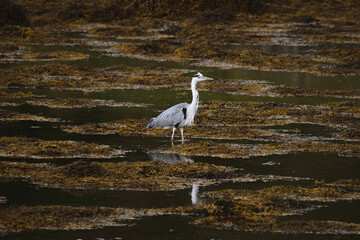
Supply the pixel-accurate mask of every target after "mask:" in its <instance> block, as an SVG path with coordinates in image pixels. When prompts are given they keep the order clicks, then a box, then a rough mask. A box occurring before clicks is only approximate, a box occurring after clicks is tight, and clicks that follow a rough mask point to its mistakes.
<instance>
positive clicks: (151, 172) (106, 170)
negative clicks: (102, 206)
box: [0, 161, 280, 191]
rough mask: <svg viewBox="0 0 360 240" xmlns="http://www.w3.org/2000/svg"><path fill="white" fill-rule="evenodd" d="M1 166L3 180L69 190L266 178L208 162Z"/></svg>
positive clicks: (151, 187)
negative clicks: (10, 178)
mask: <svg viewBox="0 0 360 240" xmlns="http://www.w3.org/2000/svg"><path fill="white" fill-rule="evenodd" d="M0 165H1V172H0V173H1V174H0V176H1V177H9V176H12V177H17V178H22V179H24V180H25V181H30V182H31V183H34V184H38V185H40V186H47V187H56V188H66V189H107V190H123V189H131V190H140V191H165V190H166V191H170V190H177V189H183V188H189V187H191V186H192V185H193V184H194V183H197V184H200V185H209V184H214V183H220V182H224V181H256V180H262V179H265V177H262V176H251V175H249V176H247V175H245V174H243V173H242V172H240V171H236V169H233V168H230V167H224V166H217V165H213V164H207V163H175V164H170V163H164V162H160V161H152V162H117V163H110V162H85V161H77V162H73V163H70V164H67V165H64V166H58V167H56V166H53V165H50V164H32V163H10V162H1V163H0ZM279 178H280V177H279ZM274 179H276V177H274Z"/></svg>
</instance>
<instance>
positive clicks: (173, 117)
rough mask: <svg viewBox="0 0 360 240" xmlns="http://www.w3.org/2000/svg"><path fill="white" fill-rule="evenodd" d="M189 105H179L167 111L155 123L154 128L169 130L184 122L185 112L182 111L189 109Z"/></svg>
mask: <svg viewBox="0 0 360 240" xmlns="http://www.w3.org/2000/svg"><path fill="white" fill-rule="evenodd" d="M188 105H189V104H188V103H179V104H177V105H175V106H172V107H171V108H168V109H166V110H165V111H164V112H162V113H161V114H160V115H159V116H157V117H156V119H155V120H154V121H153V123H154V126H155V127H157V128H168V127H173V126H175V125H176V124H177V123H180V122H181V121H183V120H184V112H183V111H182V109H183V108H187V107H188Z"/></svg>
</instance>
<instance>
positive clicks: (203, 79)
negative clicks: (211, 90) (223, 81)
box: [192, 72, 214, 82]
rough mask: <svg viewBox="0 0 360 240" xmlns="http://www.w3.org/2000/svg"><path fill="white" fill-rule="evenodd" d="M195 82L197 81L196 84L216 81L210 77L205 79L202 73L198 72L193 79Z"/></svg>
mask: <svg viewBox="0 0 360 240" xmlns="http://www.w3.org/2000/svg"><path fill="white" fill-rule="evenodd" d="M192 80H193V81H196V82H201V81H208V80H214V79H212V78H209V77H205V76H204V75H202V74H201V73H200V72H197V73H196V74H195V75H194V76H193V78H192Z"/></svg>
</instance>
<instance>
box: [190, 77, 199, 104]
mask: <svg viewBox="0 0 360 240" xmlns="http://www.w3.org/2000/svg"><path fill="white" fill-rule="evenodd" d="M196 83H197V82H196V81H194V80H193V81H191V91H192V96H193V99H192V102H191V104H190V106H192V107H196V108H197V106H198V104H199V92H198V91H197V90H196Z"/></svg>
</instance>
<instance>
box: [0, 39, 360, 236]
mask: <svg viewBox="0 0 360 240" xmlns="http://www.w3.org/2000/svg"><path fill="white" fill-rule="evenodd" d="M280 48H281V47H280ZM59 49H60V50H71V51H81V52H84V53H87V54H90V57H89V59H85V60H77V61H70V62H60V63H65V64H72V65H78V66H84V67H93V68H104V67H108V66H114V65H120V64H123V65H128V66H165V67H168V68H182V69H190V70H194V71H195V70H200V71H202V72H203V73H204V75H207V76H210V77H214V78H218V79H219V78H220V79H243V80H263V81H266V82H268V83H270V84H275V85H285V86H294V87H307V88H317V89H358V88H360V81H359V80H358V78H357V77H319V76H316V75H313V74H307V73H288V72H267V71H254V70H243V69H220V68H205V67H203V68H194V67H191V66H186V65H182V64H180V63H176V62H156V61H148V60H139V59H132V58H127V57H111V56H105V55H103V54H102V53H101V52H99V51H95V50H94V49H93V48H92V47H83V46H46V47H36V48H34V51H57V50H59ZM306 50H308V49H305V50H304V49H300V51H306ZM277 51H284V52H286V51H294V50H293V49H288V50H287V49H285V48H284V49H277ZM33 64H44V62H20V63H7V64H3V65H1V66H0V67H4V68H5V67H13V66H18V65H33ZM189 76H191V74H190V73H189ZM189 79H190V78H189ZM189 83H190V80H189ZM25 91H26V90H25ZM30 91H32V92H33V93H34V94H38V95H43V96H46V97H47V98H50V99H56V98H71V97H74V98H82V97H86V98H94V99H106V100H114V101H119V102H133V103H146V104H149V106H148V107H131V108H128V107H96V108H91V109H88V108H80V109H79V108H77V109H52V108H47V107H37V106H31V105H28V104H23V105H20V106H17V107H4V109H11V110H16V111H18V112H23V113H32V114H37V115H41V116H45V117H52V118H59V119H61V120H62V121H63V122H55V123H41V122H31V121H21V122H0V133H1V136H26V137H35V138H39V139H44V140H77V141H86V142H94V143H99V144H108V145H111V146H116V147H120V148H122V149H125V150H130V151H129V152H128V153H127V154H126V155H125V157H122V158H115V159H110V160H109V159H106V160H104V161H151V160H154V159H161V160H163V161H167V162H178V161H193V162H207V163H212V164H219V165H225V166H233V167H236V168H242V169H244V171H246V172H249V173H254V174H274V175H282V176H294V177H303V178H309V179H310V180H303V181H298V182H288V181H276V182H265V183H263V182H255V183H225V184H220V185H215V186H208V187H198V186H196V185H194V186H193V187H192V189H186V190H179V191H171V192H138V191H94V190H93V191H85V190H76V191H69V190H61V189H50V188H45V187H38V186H35V185H32V184H28V183H24V182H21V181H16V182H11V183H0V195H1V196H6V197H7V199H8V202H7V203H6V204H4V205H5V206H10V205H27V206H34V205H69V206H107V207H127V208H135V209H142V208H161V207H170V206H186V205H191V204H196V203H201V202H203V201H206V199H203V198H202V197H201V196H200V195H201V193H202V192H204V191H209V190H218V189H226V188H234V189H240V188H242V189H260V188H264V187H270V186H272V185H276V184H291V185H302V186H307V185H309V184H311V183H312V182H313V180H325V181H336V180H338V179H347V178H356V177H359V173H360V161H359V159H356V158H350V157H341V156H338V155H336V154H330V153H298V154H289V155H281V156H277V155H275V156H269V157H253V158H249V159H220V158H212V157H185V156H181V155H177V154H163V155H159V154H158V155H154V154H152V153H151V152H149V150H148V149H155V148H158V147H159V146H168V145H169V144H170V141H169V138H168V137H166V138H165V137H158V138H151V137H121V136H118V135H108V136H89V135H79V134H68V133H65V132H63V131H61V130H60V128H59V127H60V126H61V125H63V124H64V125H77V124H83V123H90V122H91V123H93V122H108V121H109V122H110V121H115V120H120V119H128V118H138V119H140V118H150V117H152V116H154V115H156V114H157V113H158V111H159V110H162V109H165V108H167V107H169V106H171V105H174V104H176V103H178V102H183V101H189V100H190V99H189V97H188V96H187V97H184V96H182V95H177V94H176V90H175V89H171V88H170V89H156V90H141V89H138V90H106V91H103V92H93V93H89V94H88V95H86V96H85V95H84V94H83V93H82V92H80V91H64V92H62V91H52V90H40V89H37V90H30ZM140 96H141V97H140ZM200 99H201V100H202V101H205V102H206V101H210V100H226V101H237V102H241V101H264V102H267V101H273V102H288V103H293V104H321V103H324V102H329V101H339V99H332V98H271V97H250V96H235V95H229V94H222V93H212V92H200ZM269 128H270V129H273V130H274V131H283V132H286V131H288V130H291V129H297V130H299V131H300V132H301V134H304V135H306V136H309V137H311V136H316V137H323V138H330V137H331V133H332V131H334V130H333V129H330V128H327V127H324V126H318V125H309V124H296V125H287V126H274V127H269ZM190 141H197V140H196V139H191V140H190ZM231 142H234V143H242V141H231ZM247 142H249V143H255V142H252V141H247ZM1 160H10V161H24V160H25V161H28V162H41V161H40V160H31V159H7V158H2V159H1ZM72 161H74V160H73V159H61V160H53V161H52V162H53V163H54V164H59V165H61V164H66V163H70V162H72ZM87 161H91V159H90V160H87ZM97 161H98V160H97ZM100 161H101V160H100ZM43 162H46V160H44V161H43ZM319 204H320V205H322V206H323V207H322V208H320V209H318V210H315V211H313V212H309V213H306V214H304V215H300V216H294V217H292V218H294V219H306V220H311V219H312V220H334V221H345V222H355V223H360V211H359V209H360V201H352V202H337V203H319ZM193 220H194V219H192V218H191V217H180V216H158V217H145V218H142V219H137V220H133V221H131V222H130V223H131V225H130V226H127V227H106V228H101V229H94V230H83V231H32V232H22V233H12V234H8V235H6V236H3V237H1V239H9V240H10V239H34V240H35V239H74V240H76V239H229V240H230V239H359V236H353V235H345V236H343V235H341V236H332V235H311V234H310V235H303V234H300V235H292V234H285V235H284V234H275V233H261V232H238V231H233V230H217V229H209V228H202V227H199V226H195V225H192V224H190V223H191V222H192V221H193Z"/></svg>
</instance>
